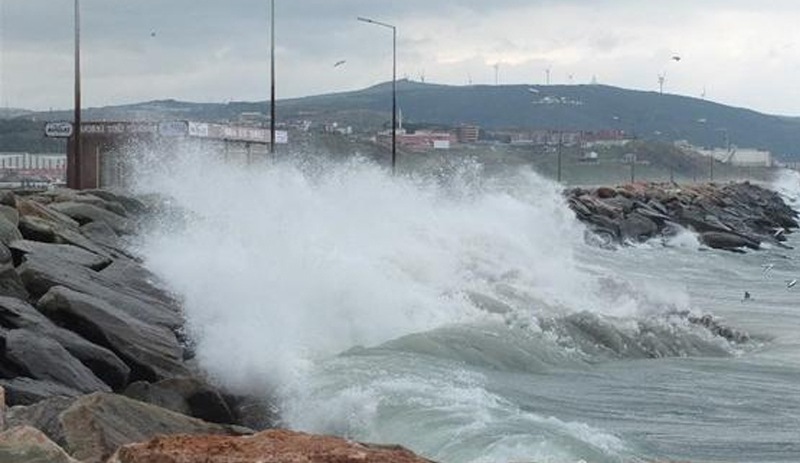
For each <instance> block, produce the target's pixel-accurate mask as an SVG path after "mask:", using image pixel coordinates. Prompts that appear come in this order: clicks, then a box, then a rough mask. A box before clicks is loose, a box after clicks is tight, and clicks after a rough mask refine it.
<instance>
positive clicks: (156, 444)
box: [108, 429, 431, 463]
mask: <svg viewBox="0 0 800 463" xmlns="http://www.w3.org/2000/svg"><path fill="white" fill-rule="evenodd" d="M156 461H157V462H163V463H201V462H202V463H255V462H260V463H328V462H329V463H431V460H427V459H425V458H422V457H419V456H417V455H415V454H414V453H412V452H411V451H410V450H407V449H405V448H403V447H400V446H388V445H371V444H361V443H358V442H352V441H349V440H345V439H342V438H339V437H331V436H315V435H311V434H305V433H300V432H293V431H286V430H281V429H273V430H269V431H265V432H262V433H259V434H256V435H253V436H247V437H224V436H166V437H157V438H155V439H153V440H151V441H149V442H145V443H140V444H133V445H126V446H124V447H122V448H120V449H119V450H118V451H117V453H116V454H114V456H112V457H111V459H109V460H108V463H145V462H156Z"/></svg>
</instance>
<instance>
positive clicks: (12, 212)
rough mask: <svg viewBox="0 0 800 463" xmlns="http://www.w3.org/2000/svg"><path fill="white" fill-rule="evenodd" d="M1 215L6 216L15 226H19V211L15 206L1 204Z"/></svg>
mask: <svg viewBox="0 0 800 463" xmlns="http://www.w3.org/2000/svg"><path fill="white" fill-rule="evenodd" d="M0 215H2V216H3V217H5V218H6V219H7V220H8V221H9V222H11V223H12V224H13V225H14V226H15V227H16V226H19V211H18V210H17V209H16V208H15V207H11V206H6V205H5V204H0Z"/></svg>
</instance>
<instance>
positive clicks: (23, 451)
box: [0, 426, 79, 463]
mask: <svg viewBox="0 0 800 463" xmlns="http://www.w3.org/2000/svg"><path fill="white" fill-rule="evenodd" d="M0 461H2V462H3V463H79V462H78V460H75V459H73V458H72V457H70V456H69V455H68V454H67V453H66V452H65V451H64V449H62V448H61V447H59V446H58V445H57V444H55V443H54V442H52V441H51V440H50V439H48V438H47V436H46V435H45V434H44V433H42V432H41V431H39V430H38V429H35V428H32V427H28V426H24V427H16V428H11V429H9V430H8V431H5V432H2V433H0Z"/></svg>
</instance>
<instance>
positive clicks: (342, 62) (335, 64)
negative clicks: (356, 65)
mask: <svg viewBox="0 0 800 463" xmlns="http://www.w3.org/2000/svg"><path fill="white" fill-rule="evenodd" d="M346 62H347V60H340V61H337V62H336V63H334V65H333V67H335V68H338V67H339V66H341V65H343V64H344V63H346Z"/></svg>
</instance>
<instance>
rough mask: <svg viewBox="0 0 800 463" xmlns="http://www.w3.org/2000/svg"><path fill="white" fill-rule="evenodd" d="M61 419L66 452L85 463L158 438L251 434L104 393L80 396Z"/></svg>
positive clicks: (102, 458) (97, 460) (243, 430)
mask: <svg viewBox="0 0 800 463" xmlns="http://www.w3.org/2000/svg"><path fill="white" fill-rule="evenodd" d="M60 420H61V424H62V426H63V429H64V436H65V440H66V448H67V450H68V451H69V452H70V454H71V455H72V456H73V457H75V458H78V459H79V460H81V461H82V462H84V463H100V462H103V461H105V460H106V459H107V458H108V457H109V456H110V455H111V454H112V453H113V452H114V451H115V450H116V449H117V448H119V447H120V446H122V445H125V444H130V443H134V442H143V441H146V440H148V439H152V438H153V437H155V436H157V435H163V434H214V435H220V434H221V435H242V434H249V433H250V432H252V431H250V430H249V429H246V428H241V427H238V426H225V425H220V424H212V423H206V422H204V421H202V420H198V419H197V418H192V417H189V416H186V415H182V414H180V413H175V412H172V411H169V410H165V409H163V408H159V407H156V406H154V405H150V404H146V403H144V402H139V401H137V400H133V399H129V398H127V397H123V396H119V395H114V394H103V393H97V394H91V395H88V396H85V397H81V398H80V399H78V400H77V401H75V403H73V404H72V406H70V407H69V408H68V409H66V410H65V411H64V412H63V413H61V415H60ZM143 461H144V460H143ZM147 461H151V462H152V461H158V460H147Z"/></svg>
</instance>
